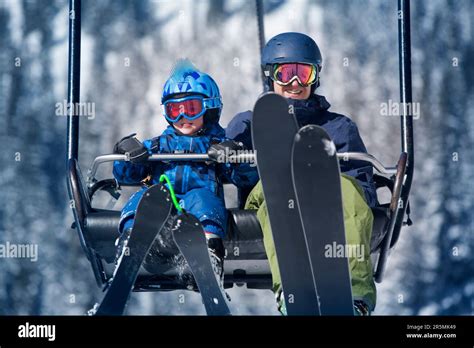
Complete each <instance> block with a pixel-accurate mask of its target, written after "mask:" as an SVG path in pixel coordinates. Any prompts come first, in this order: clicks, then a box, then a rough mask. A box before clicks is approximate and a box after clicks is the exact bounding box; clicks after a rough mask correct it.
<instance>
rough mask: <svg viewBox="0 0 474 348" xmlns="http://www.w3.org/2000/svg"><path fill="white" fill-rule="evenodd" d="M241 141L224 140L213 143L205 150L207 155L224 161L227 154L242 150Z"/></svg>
mask: <svg viewBox="0 0 474 348" xmlns="http://www.w3.org/2000/svg"><path fill="white" fill-rule="evenodd" d="M244 149H245V147H244V145H243V144H242V143H240V142H237V141H234V140H226V141H224V142H222V143H220V144H213V145H211V147H210V148H209V150H208V151H207V154H208V155H209V157H210V158H211V159H212V160H214V161H216V162H219V163H223V162H226V159H227V157H228V156H232V155H237V151H239V150H244Z"/></svg>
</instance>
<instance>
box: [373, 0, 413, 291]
mask: <svg viewBox="0 0 474 348" xmlns="http://www.w3.org/2000/svg"><path fill="white" fill-rule="evenodd" d="M410 30H411V29H410V0H398V50H399V69H400V101H401V104H402V106H403V107H402V108H400V109H401V110H402V115H401V121H400V122H401V145H402V146H401V150H402V152H405V153H406V154H407V157H408V158H407V167H406V172H405V180H404V183H403V185H402V189H401V194H400V199H399V201H398V207H397V209H396V210H395V212H394V215H393V216H392V219H394V221H392V226H391V227H393V228H389V231H388V235H387V236H386V237H385V239H384V242H383V244H382V248H381V251H380V257H379V260H378V264H377V270H376V272H375V275H374V277H375V280H376V281H377V282H379V283H380V282H381V281H382V279H383V273H384V270H385V266H386V263H387V259H388V252H389V249H390V247H392V246H393V243H394V240H393V238H394V236H395V238H397V237H398V234H399V231H400V229H401V227H402V225H403V219H404V217H405V213H406V211H407V206H408V196H409V194H410V189H411V184H412V180H413V172H414V149H413V114H412V111H413V99H412V83H411V82H412V80H411V77H412V76H411V39H410ZM394 231H396V232H394Z"/></svg>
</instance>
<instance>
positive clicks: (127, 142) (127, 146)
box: [114, 133, 150, 163]
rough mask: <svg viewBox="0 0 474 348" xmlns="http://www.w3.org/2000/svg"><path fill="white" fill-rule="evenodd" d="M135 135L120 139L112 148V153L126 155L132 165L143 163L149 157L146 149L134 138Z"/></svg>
mask: <svg viewBox="0 0 474 348" xmlns="http://www.w3.org/2000/svg"><path fill="white" fill-rule="evenodd" d="M136 134H137V133H133V134H130V135H127V136H126V137H123V138H122V139H120V140H119V141H118V142H117V143H116V144H115V146H114V153H118V154H122V155H127V156H128V159H129V160H130V162H132V163H140V162H144V161H146V160H147V159H148V157H149V156H150V155H149V153H148V149H147V148H146V147H145V146H144V145H143V144H142V143H141V141H140V140H138V139H137V138H135V135H136Z"/></svg>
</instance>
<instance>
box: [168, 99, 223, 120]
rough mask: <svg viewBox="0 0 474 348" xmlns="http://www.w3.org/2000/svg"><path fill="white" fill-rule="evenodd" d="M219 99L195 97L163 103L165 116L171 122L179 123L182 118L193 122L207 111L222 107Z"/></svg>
mask: <svg viewBox="0 0 474 348" xmlns="http://www.w3.org/2000/svg"><path fill="white" fill-rule="evenodd" d="M214 99H219V98H204V97H202V96H198V95H193V96H187V97H183V98H178V99H170V100H167V101H166V102H164V103H163V114H164V116H165V118H166V119H167V120H168V121H169V122H173V123H174V122H178V121H179V120H180V119H181V117H185V118H186V119H188V120H190V121H192V120H195V119H198V118H199V117H201V116H202V115H204V113H205V112H206V110H207V109H210V108H213V107H216V106H217V104H219V105H220V100H218V101H216V100H214Z"/></svg>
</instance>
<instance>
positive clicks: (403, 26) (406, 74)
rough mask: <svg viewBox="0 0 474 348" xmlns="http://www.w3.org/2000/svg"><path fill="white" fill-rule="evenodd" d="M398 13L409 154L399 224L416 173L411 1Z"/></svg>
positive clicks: (406, 0) (405, 141) (403, 127)
mask: <svg viewBox="0 0 474 348" xmlns="http://www.w3.org/2000/svg"><path fill="white" fill-rule="evenodd" d="M398 13H399V16H400V17H401V18H400V19H399V22H398V28H399V29H398V31H399V34H398V35H399V59H400V100H401V102H402V103H403V104H402V105H404V106H405V107H403V108H402V111H403V115H402V118H401V141H402V152H406V153H407V154H408V161H407V169H406V179H405V183H404V185H403V188H402V194H401V200H402V202H403V212H400V214H399V216H398V220H399V223H400V224H401V223H402V222H403V217H404V215H405V212H406V208H407V203H408V195H409V193H410V189H411V184H412V181H413V172H414V164H415V161H414V157H415V154H414V145H413V114H412V111H413V98H412V84H411V82H412V81H411V77H412V76H411V75H412V74H411V38H410V31H411V29H410V0H399V3H398ZM407 106H409V107H407ZM408 110H409V111H408Z"/></svg>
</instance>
